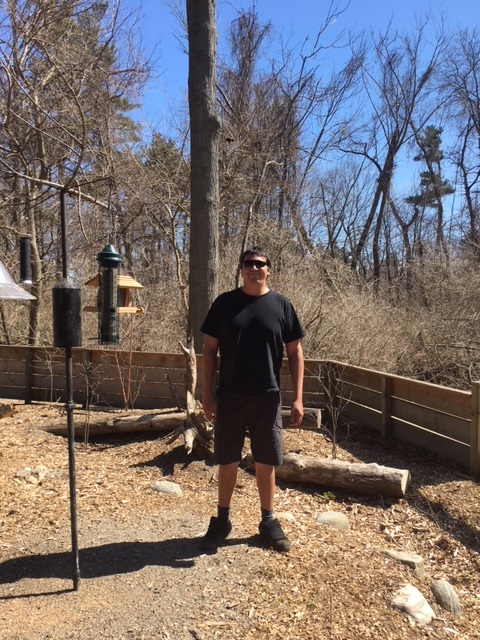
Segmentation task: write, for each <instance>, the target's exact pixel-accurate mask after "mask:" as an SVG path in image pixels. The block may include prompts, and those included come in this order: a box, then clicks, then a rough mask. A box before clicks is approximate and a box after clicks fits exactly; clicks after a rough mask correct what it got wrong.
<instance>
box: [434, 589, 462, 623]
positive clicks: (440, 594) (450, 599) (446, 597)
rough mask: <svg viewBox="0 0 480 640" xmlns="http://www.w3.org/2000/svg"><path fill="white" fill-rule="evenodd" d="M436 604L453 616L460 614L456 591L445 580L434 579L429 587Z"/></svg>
mask: <svg viewBox="0 0 480 640" xmlns="http://www.w3.org/2000/svg"><path fill="white" fill-rule="evenodd" d="M430 588H431V590H432V593H433V595H434V596H435V600H436V601H437V602H438V604H439V605H440V606H441V607H442V609H445V611H449V612H450V613H452V614H453V615H454V616H460V615H461V611H460V601H459V599H458V595H457V592H456V591H455V589H454V588H453V587H452V585H451V584H450V583H449V582H447V580H435V582H434V583H433V584H432V586H431V587H430Z"/></svg>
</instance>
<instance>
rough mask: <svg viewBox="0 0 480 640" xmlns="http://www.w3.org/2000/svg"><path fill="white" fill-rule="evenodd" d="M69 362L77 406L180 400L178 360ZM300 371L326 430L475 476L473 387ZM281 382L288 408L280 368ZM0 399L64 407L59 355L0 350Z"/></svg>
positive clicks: (92, 358)
mask: <svg viewBox="0 0 480 640" xmlns="http://www.w3.org/2000/svg"><path fill="white" fill-rule="evenodd" d="M72 360H73V395H74V401H75V402H76V403H77V404H81V405H83V406H92V405H102V406H105V405H108V406H112V407H124V406H126V403H127V402H128V401H130V403H131V404H133V406H134V407H135V408H137V409H160V408H166V407H174V406H176V401H175V396H176V397H178V398H180V399H181V400H183V399H184V397H185V382H184V379H185V358H184V356H183V355H181V354H164V353H145V352H140V351H134V352H128V351H122V350H117V349H82V348H79V349H73V350H72ZM198 364H199V365H200V364H201V356H199V357H198ZM305 365H306V366H305V380H304V403H305V406H307V407H317V408H321V409H323V411H324V415H325V418H326V420H328V421H329V422H330V424H331V423H332V420H334V421H335V420H337V421H339V422H342V423H345V422H348V423H350V424H352V423H353V424H358V425H368V426H369V427H372V428H373V429H376V430H378V431H379V432H380V433H381V434H382V437H383V438H385V439H387V438H390V437H396V438H399V439H401V440H405V441H408V442H411V443H413V444H415V445H418V446H421V447H424V448H426V449H428V450H429V451H432V452H435V453H438V454H439V455H441V456H443V457H445V458H448V459H451V460H454V461H455V462H457V463H459V464H461V465H462V466H464V467H467V468H470V471H471V473H472V474H473V475H474V476H475V477H479V476H480V383H477V382H475V383H473V385H472V389H471V391H459V390H455V389H450V388H447V387H442V386H439V385H434V384H430V383H427V382H420V381H418V380H413V379H410V378H402V377H400V376H395V375H392V374H387V373H382V372H378V371H373V370H370V369H363V368H361V367H354V366H351V365H347V364H343V363H339V362H332V361H321V360H307V361H306V362H305ZM198 368H199V379H198V384H197V396H198V397H200V396H201V387H202V379H201V367H200V366H199V367H198ZM281 377H282V397H283V403H284V404H285V405H288V404H290V400H291V381H290V378H289V375H288V364H287V362H286V361H285V362H284V364H283V367H282V371H281ZM0 397H2V398H10V399H18V400H25V402H27V403H29V402H32V401H47V402H65V356H64V351H63V350H62V349H53V348H48V347H45V348H39V347H17V346H0Z"/></svg>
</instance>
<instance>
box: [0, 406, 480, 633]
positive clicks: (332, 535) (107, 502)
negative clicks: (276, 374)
mask: <svg viewBox="0 0 480 640" xmlns="http://www.w3.org/2000/svg"><path fill="white" fill-rule="evenodd" d="M0 402H1V401H0ZM3 402H9V401H6V400H5V401H3ZM10 403H11V402H10ZM11 404H13V405H14V409H15V413H13V415H4V416H3V417H2V418H0V638H2V640H3V639H8V640H13V639H20V638H29V639H32V638H35V639H38V640H43V639H47V638H48V639H52V640H60V639H61V640H64V639H67V638H75V639H80V638H81V639H90V638H91V639H99V638H120V639H122V638H125V639H141V638H142V639H154V638H155V639H161V640H163V639H170V640H173V639H175V640H191V639H192V638H193V639H196V640H211V639H215V638H219V639H224V638H228V639H231V640H236V639H253V638H260V639H268V640H273V639H275V640H280V639H281V640H287V639H289V640H294V639H295V640H308V639H310V638H311V639H312V640H313V639H314V638H315V639H316V640H322V639H332V638H335V639H338V640H354V639H355V640H358V639H365V638H382V639H383V638H385V639H399V640H400V639H403V638H405V639H407V638H408V639H411V638H413V639H416V638H432V639H433V638H457V639H462V640H465V639H473V638H480V625H479V620H480V588H479V583H480V515H479V505H480V488H479V484H478V483H476V482H473V481H472V480H471V479H470V478H469V476H468V472H467V471H466V470H463V469H461V468H459V467H456V466H454V465H452V464H450V463H448V462H447V461H445V460H442V459H440V458H438V457H435V456H433V455H431V454H429V453H428V452H425V451H423V450H419V449H415V448H413V447H410V446H407V445H405V444H402V443H399V442H398V441H392V442H390V443H387V444H385V443H382V442H381V440H380V437H379V435H378V434H377V433H374V432H370V431H369V430H367V429H360V428H355V427H351V428H350V429H349V430H348V432H347V431H346V430H345V431H342V432H341V433H340V434H339V444H340V448H339V454H340V458H341V459H343V460H349V461H354V460H357V461H363V462H377V463H379V464H382V465H387V466H393V467H397V468H402V469H409V470H410V472H411V474H412V482H411V485H410V487H409V490H408V492H407V494H406V496H405V498H404V499H393V498H382V497H376V496H363V495H358V494H357V495H355V494H348V493H345V492H342V491H339V490H336V489H332V488H329V487H318V486H312V485H293V484H291V485H287V484H286V483H283V482H281V481H278V482H277V485H278V491H277V497H276V509H277V514H278V515H279V517H280V518H281V521H282V526H283V528H284V529H285V531H286V532H287V534H288V536H289V538H290V539H291V541H292V549H291V551H290V553H288V554H276V553H275V552H274V551H271V550H264V549H262V548H261V547H260V546H259V545H258V541H257V537H256V533H257V527H258V521H259V507H258V500H257V493H256V487H255V479H254V478H253V477H252V475H251V474H250V473H248V472H247V471H244V470H241V471H240V474H239V479H238V485H237V488H236V492H235V497H234V504H233V506H232V522H233V531H232V534H231V537H230V539H229V540H228V544H227V545H226V546H224V547H222V548H220V549H219V552H218V554H216V555H202V554H201V553H200V551H199V550H198V541H199V537H200V536H201V535H202V534H203V533H204V531H205V530H206V527H207V524H208V520H209V517H210V515H212V514H213V513H214V512H215V511H214V510H215V504H216V476H215V469H214V467H212V466H209V465H208V464H205V463H204V462H202V461H194V460H190V459H189V458H187V456H186V454H185V453H184V450H183V447H182V442H181V441H180V440H177V441H176V442H175V443H174V444H173V445H167V442H166V440H167V438H166V437H165V435H164V434H152V433H150V434H147V435H141V434H130V435H128V434H125V435H122V436H116V437H112V436H109V437H105V436H103V437H96V438H95V439H93V438H91V439H90V440H89V442H88V443H86V444H85V443H84V442H82V441H80V440H79V441H78V442H77V443H76V445H75V460H76V483H77V514H78V539H79V546H80V571H81V582H80V587H79V589H78V591H74V590H73V588H72V587H73V582H72V554H71V534H70V511H69V482H68V457H67V441H66V439H65V438H64V437H62V436H58V435H53V434H52V433H50V432H49V431H48V429H49V428H51V427H53V426H55V425H56V426H58V425H62V424H63V425H64V424H65V423H66V417H65V413H64V411H63V409H62V407H59V406H55V405H53V406H52V405H46V404H34V405H31V406H25V405H23V404H21V403H15V402H14V403H11ZM7 413H8V412H7ZM114 417H119V413H116V414H113V413H100V412H95V413H94V414H90V415H89V416H87V415H86V414H85V413H84V412H82V411H81V410H76V411H75V413H74V421H75V424H76V425H79V424H82V423H83V422H84V421H85V420H86V419H87V418H88V420H90V421H112V420H113V418H114ZM284 449H285V451H295V452H298V453H303V454H306V455H315V456H319V457H327V456H329V455H330V454H331V441H330V439H329V437H328V434H326V433H323V432H319V431H311V430H295V431H291V430H287V431H286V432H285V443H284ZM39 466H43V467H45V468H40V469H38V467H39ZM27 467H29V468H30V469H35V468H37V476H36V477H35V476H34V477H33V478H32V477H31V476H30V474H29V473H28V472H26V471H25V469H26V468H27ZM162 478H166V479H168V480H172V481H174V482H176V483H178V485H180V487H181V489H182V492H183V494H182V495H166V494H161V493H158V492H156V491H153V490H152V488H151V486H152V484H153V483H155V482H156V481H158V480H160V479H162ZM328 510H335V511H340V512H342V513H344V514H345V515H347V517H348V519H349V522H350V529H349V530H346V531H338V530H336V529H334V528H332V527H330V526H326V525H320V524H319V523H318V522H316V520H315V516H316V515H317V514H319V513H321V512H323V511H328ZM386 549H402V550H405V551H410V552H414V553H417V554H419V555H421V556H422V557H423V558H424V560H425V567H426V570H425V575H424V577H423V578H418V577H416V576H415V574H414V572H413V571H412V569H410V568H409V567H408V566H405V565H402V564H399V563H398V562H396V561H394V560H392V559H390V558H388V557H387V556H385V555H384V551H385V550H386ZM438 578H444V579H446V580H448V581H449V582H450V584H451V585H452V586H453V587H454V588H455V590H456V592H457V594H458V596H459V599H460V604H461V607H462V611H461V616H460V617H454V616H453V615H452V614H450V613H447V612H445V611H443V610H442V609H441V608H440V607H439V606H438V605H437V604H436V602H435V599H434V597H433V595H432V593H431V590H430V587H431V584H432V582H433V580H435V579H438ZM406 583H410V584H413V585H414V586H415V587H417V588H418V589H419V590H420V591H421V592H422V593H423V595H424V596H425V597H426V598H427V600H428V602H429V603H430V604H431V606H432V607H433V609H434V611H435V613H436V618H435V619H434V620H433V621H432V622H431V623H430V624H429V625H427V626H425V627H423V628H420V627H418V626H413V625H412V623H411V621H410V620H409V618H408V617H407V616H406V614H405V613H402V612H400V611H398V610H396V609H393V608H392V606H391V601H392V598H393V596H394V594H395V593H396V591H397V590H398V589H399V588H401V587H402V586H403V585H404V584H406Z"/></svg>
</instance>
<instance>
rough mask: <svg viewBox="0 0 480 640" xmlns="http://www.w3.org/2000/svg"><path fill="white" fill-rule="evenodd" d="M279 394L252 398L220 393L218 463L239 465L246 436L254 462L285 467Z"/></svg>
mask: <svg viewBox="0 0 480 640" xmlns="http://www.w3.org/2000/svg"><path fill="white" fill-rule="evenodd" d="M281 408H282V403H281V399H280V392H279V391H273V392H270V391H269V392H262V393H256V394H251V395H243V394H238V393H231V392H229V391H225V390H224V389H219V390H218V392H217V420H216V424H215V440H214V456H215V463H216V464H231V463H233V462H239V461H240V460H241V457H242V449H243V445H244V442H245V436H246V433H247V429H248V433H249V435H250V446H251V449H252V455H253V458H254V460H255V462H260V463H262V464H269V465H273V466H277V465H280V464H282V414H281Z"/></svg>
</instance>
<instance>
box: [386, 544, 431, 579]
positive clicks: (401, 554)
mask: <svg viewBox="0 0 480 640" xmlns="http://www.w3.org/2000/svg"><path fill="white" fill-rule="evenodd" d="M383 553H384V554H385V555H386V556H389V557H390V558H393V559H394V560H397V561H398V562H401V563H402V564H406V565H408V566H409V567H411V568H412V569H413V570H414V571H415V575H416V576H417V578H420V579H422V578H423V577H424V576H425V562H424V560H423V558H422V556H419V555H417V554H416V553H409V552H408V551H400V550H398V549H387V550H386V551H384V552H383Z"/></svg>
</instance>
